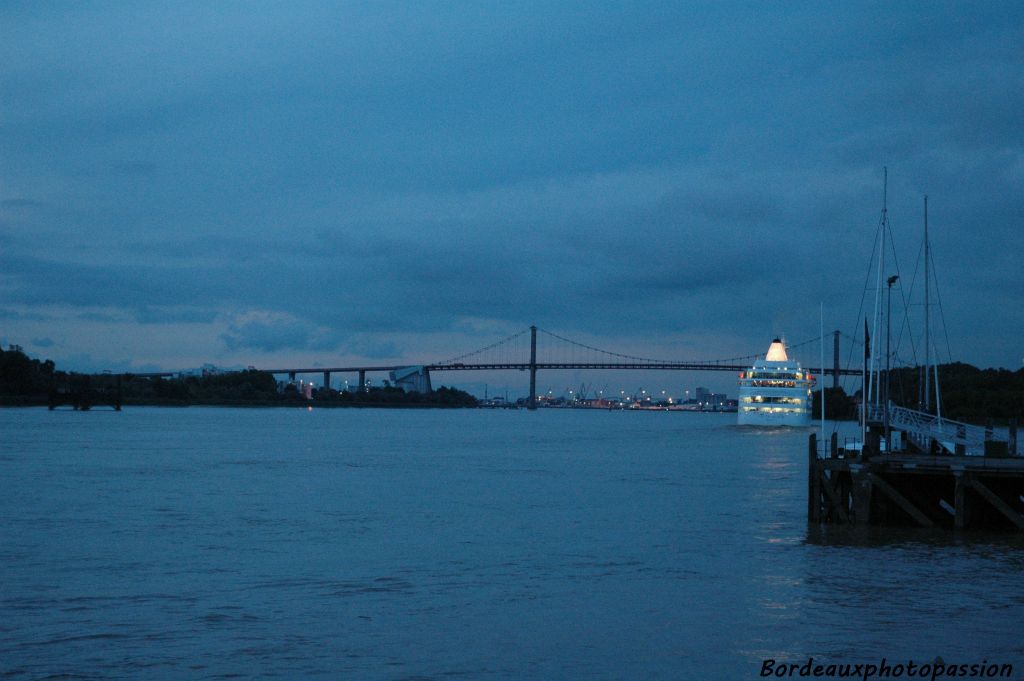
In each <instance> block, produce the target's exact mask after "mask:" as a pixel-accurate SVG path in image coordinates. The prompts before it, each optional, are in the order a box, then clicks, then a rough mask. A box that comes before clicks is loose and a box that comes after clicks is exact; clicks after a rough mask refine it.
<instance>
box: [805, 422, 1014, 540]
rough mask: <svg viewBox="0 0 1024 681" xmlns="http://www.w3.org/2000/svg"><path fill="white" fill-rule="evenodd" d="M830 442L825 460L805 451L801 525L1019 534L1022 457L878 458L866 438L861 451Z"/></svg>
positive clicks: (1006, 453) (814, 450) (1001, 452)
mask: <svg viewBox="0 0 1024 681" xmlns="http://www.w3.org/2000/svg"><path fill="white" fill-rule="evenodd" d="M836 440H837V439H836V436H835V435H833V436H832V440H831V443H830V445H831V446H830V447H829V451H828V452H826V456H824V457H821V456H819V454H818V447H817V439H816V436H815V435H814V434H812V435H811V436H810V442H809V447H808V499H807V520H808V522H810V523H813V524H819V523H837V524H851V525H895V526H920V527H949V528H953V529H957V530H964V529H975V528H977V529H1007V530H1016V531H1024V457H1018V456H1015V454H1016V451H1015V450H1016V438H1015V437H1013V438H1011V442H1013V445H1014V446H1013V448H1012V449H1009V450H1008V449H1007V448H1006V447H1005V443H1003V446H1002V447H990V448H989V450H988V452H987V454H988V455H985V456H967V455H957V454H935V455H933V454H924V453H913V452H898V453H897V452H893V453H891V454H887V453H881V452H879V446H878V444H879V434H878V433H877V432H869V433H868V438H867V442H866V443H865V446H864V447H863V451H860V450H844V449H841V448H839V447H838V446H837V441H836Z"/></svg>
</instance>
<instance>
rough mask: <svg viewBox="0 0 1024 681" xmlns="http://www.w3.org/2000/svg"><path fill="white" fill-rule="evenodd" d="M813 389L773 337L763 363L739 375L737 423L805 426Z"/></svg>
mask: <svg viewBox="0 0 1024 681" xmlns="http://www.w3.org/2000/svg"><path fill="white" fill-rule="evenodd" d="M813 387H814V377H813V376H811V375H810V374H809V373H807V372H805V371H804V370H803V369H801V368H800V363H799V362H797V361H795V360H791V359H789V356H788V355H787V354H786V346H785V345H784V344H783V343H782V341H781V340H779V339H778V338H776V339H775V340H773V341H772V344H771V345H770V346H769V347H768V354H766V355H765V358H764V359H763V360H759V361H757V362H755V363H754V366H753V367H751V369H750V371H744V372H742V373H740V399H739V408H738V409H737V420H738V422H739V424H740V425H751V426H809V425H811V404H812V402H811V389H812V388H813Z"/></svg>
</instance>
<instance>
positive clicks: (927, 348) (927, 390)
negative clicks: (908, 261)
mask: <svg viewBox="0 0 1024 681" xmlns="http://www.w3.org/2000/svg"><path fill="white" fill-rule="evenodd" d="M928 259H929V254H928V196H927V195H925V197H924V411H925V412H928V411H930V410H931V386H930V385H929V382H930V380H931V377H930V375H929V373H928V368H929V366H930V365H931V340H930V338H929V335H928V333H929V332H928V327H929V322H930V321H931V320H930V308H929V307H928V289H929V288H930V285H929V283H928V281H929V279H928Z"/></svg>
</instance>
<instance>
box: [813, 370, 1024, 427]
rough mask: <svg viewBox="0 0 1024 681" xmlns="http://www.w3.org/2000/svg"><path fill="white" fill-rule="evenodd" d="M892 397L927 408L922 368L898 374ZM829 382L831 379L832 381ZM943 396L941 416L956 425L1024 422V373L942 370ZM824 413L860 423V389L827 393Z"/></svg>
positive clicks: (892, 384)
mask: <svg viewBox="0 0 1024 681" xmlns="http://www.w3.org/2000/svg"><path fill="white" fill-rule="evenodd" d="M891 376H892V378H891V382H890V393H891V398H892V401H893V403H895V404H897V405H899V406H901V407H907V408H908V409H918V410H919V409H922V408H923V405H922V404H921V402H922V399H921V395H922V393H921V392H920V387H921V368H920V367H908V368H904V369H893V370H892V374H891ZM932 379H933V380H932V381H931V390H930V392H931V395H932V399H931V400H930V404H931V411H932V412H934V411H935V387H934V373H932ZM825 380H828V379H827V378H826V379H825ZM939 393H940V396H941V398H942V416H943V417H944V418H948V419H951V420H953V421H962V422H964V423H976V424H979V425H983V424H985V423H986V422H987V421H989V420H992V421H993V422H995V423H1006V422H1008V421H1009V420H1010V419H1017V421H1018V422H1024V369H1018V370H1017V371H1009V370H1008V369H979V368H977V367H974V366H971V365H970V364H964V363H962V362H955V363H953V364H942V365H940V366H939ZM825 400H826V401H825V414H826V416H827V417H828V418H830V419H839V420H843V419H848V420H856V419H858V418H860V410H859V406H858V405H859V403H860V390H858V391H857V392H856V393H854V394H853V395H847V394H846V392H845V391H844V390H843V389H842V388H835V389H833V388H826V389H825ZM820 413H821V398H820V393H819V392H818V391H815V392H814V415H815V416H817V415H818V414H820Z"/></svg>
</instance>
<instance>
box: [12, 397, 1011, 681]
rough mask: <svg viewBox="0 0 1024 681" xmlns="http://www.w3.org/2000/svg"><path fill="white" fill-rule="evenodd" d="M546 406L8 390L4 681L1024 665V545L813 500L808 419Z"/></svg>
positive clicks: (642, 674)
mask: <svg viewBox="0 0 1024 681" xmlns="http://www.w3.org/2000/svg"><path fill="white" fill-rule="evenodd" d="M734 418H735V416H734V415H715V414H687V413H673V412H659V413H653V414H651V413H642V414H634V413H623V412H603V411H602V412H583V411H571V410H542V411H539V412H536V413H527V412H517V411H489V410H488V411H456V412H441V411H431V412H413V411H382V410H313V411H310V412H307V411H300V410H294V411H291V410H238V409H195V408H193V409H164V410H161V409H129V410H126V411H125V412H123V413H121V414H113V413H110V412H106V413H104V412H94V413H90V414H78V413H74V412H58V413H49V412H46V411H45V410H10V409H9V410H3V411H0V433H3V435H4V439H5V441H6V442H5V447H4V452H3V456H2V457H0V517H2V518H3V524H2V525H0V583H2V584H3V590H2V591H0V615H2V617H0V661H2V662H0V665H2V667H3V672H4V673H5V674H7V675H8V677H9V678H15V679H21V678H38V677H45V676H47V675H59V674H68V675H72V677H73V675H80V676H82V677H86V678H107V677H131V678H158V679H159V678H167V679H176V678H218V677H224V676H229V675H232V674H237V675H241V676H242V677H246V678H248V677H273V676H278V677H282V678H296V677H299V676H302V677H314V678H315V677H323V678H342V677H345V678H348V677H351V678H371V679H373V678H380V679H400V678H414V677H415V678H447V677H450V676H459V675H461V676H465V677H468V678H545V679H546V678H560V677H572V678H583V677H585V678H652V679H658V678H663V679H715V678H755V677H756V676H757V673H758V671H759V669H760V662H761V659H763V658H766V657H773V658H777V659H783V658H785V659H790V660H796V661H803V660H806V658H807V657H808V656H811V655H813V656H815V657H816V658H831V659H834V660H837V661H848V662H853V663H858V662H872V661H875V659H876V658H878V657H881V656H889V657H890V658H891V657H892V656H894V655H898V656H904V657H917V658H918V659H932V658H933V657H934V656H935V655H942V656H943V657H944V658H945V659H946V660H953V659H964V660H968V661H974V660H976V659H980V658H982V657H987V658H988V659H989V660H1005V661H1008V662H1012V663H1014V664H1016V665H1021V664H1024V649H1022V643H1021V638H1020V637H1019V635H1017V629H1016V628H1017V624H1018V623H1019V622H1022V621H1024V585H1022V582H1021V580H1020V576H1021V573H1022V568H1024V544H1022V542H1021V540H1020V539H1018V538H1016V537H1015V536H1008V535H955V534H952V533H949V532H942V531H931V532H928V531H914V530H878V529H870V530H857V529H850V528H835V527H830V528H822V529H817V528H815V529H813V530H808V528H807V525H806V519H805V513H806V477H805V475H806V470H805V469H806V451H807V434H808V431H805V430H795V429H778V430H777V431H774V430H773V431H765V430H761V429H754V428H746V427H743V428H741V427H737V426H734V425H733V419H734Z"/></svg>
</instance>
